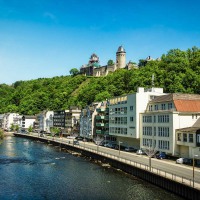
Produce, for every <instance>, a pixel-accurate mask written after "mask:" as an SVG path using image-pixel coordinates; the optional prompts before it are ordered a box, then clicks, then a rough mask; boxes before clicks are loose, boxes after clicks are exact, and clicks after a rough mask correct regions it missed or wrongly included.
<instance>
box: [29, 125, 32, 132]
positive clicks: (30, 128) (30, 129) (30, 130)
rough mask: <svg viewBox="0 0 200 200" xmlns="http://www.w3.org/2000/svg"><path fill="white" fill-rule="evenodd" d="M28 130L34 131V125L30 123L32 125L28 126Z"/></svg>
mask: <svg viewBox="0 0 200 200" xmlns="http://www.w3.org/2000/svg"><path fill="white" fill-rule="evenodd" d="M28 132H29V133H30V132H33V126H31V125H30V126H29V127H28Z"/></svg>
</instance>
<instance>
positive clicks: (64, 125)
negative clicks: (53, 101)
mask: <svg viewBox="0 0 200 200" xmlns="http://www.w3.org/2000/svg"><path fill="white" fill-rule="evenodd" d="M80 113H81V110H80V109H79V108H78V107H73V106H72V107H70V109H69V110H60V111H54V116H53V126H54V127H57V128H60V129H61V131H62V133H64V134H67V135H71V134H74V133H78V131H79V123H80V122H79V121H80Z"/></svg>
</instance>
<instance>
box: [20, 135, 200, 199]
mask: <svg viewBox="0 0 200 200" xmlns="http://www.w3.org/2000/svg"><path fill="white" fill-rule="evenodd" d="M17 136H21V137H27V138H32V137H31V136H29V135H27V136H26V135H23V136H22V135H17ZM32 139H35V140H40V141H42V142H46V143H51V144H52V145H56V146H60V148H66V149H67V150H70V151H74V152H77V153H80V154H81V155H83V156H86V157H88V158H90V159H93V160H97V161H100V162H102V163H107V164H109V165H110V166H111V167H114V168H116V169H120V170H122V171H124V172H126V173H128V174H130V175H133V176H136V177H138V178H141V179H143V180H145V181H148V182H150V183H152V184H154V185H157V186H159V187H161V188H163V189H166V190H168V191H170V192H173V193H174V194H177V195H179V196H181V197H183V198H185V199H189V200H199V199H200V190H198V189H196V188H192V187H189V186H187V185H184V184H181V183H178V182H176V181H173V180H171V179H168V178H165V177H162V176H159V175H157V174H154V173H151V172H150V171H147V170H144V169H140V168H138V167H134V166H132V165H129V164H127V163H123V162H120V161H118V160H114V159H112V158H107V157H104V156H102V155H99V154H96V153H94V152H90V151H87V150H85V149H80V148H77V147H76V146H71V145H68V144H63V143H59V142H58V141H49V140H47V139H45V138H32Z"/></svg>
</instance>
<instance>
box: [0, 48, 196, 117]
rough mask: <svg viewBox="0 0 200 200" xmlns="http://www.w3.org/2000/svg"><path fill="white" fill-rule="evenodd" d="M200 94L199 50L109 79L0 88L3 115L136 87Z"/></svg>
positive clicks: (63, 106) (175, 52)
mask: <svg viewBox="0 0 200 200" xmlns="http://www.w3.org/2000/svg"><path fill="white" fill-rule="evenodd" d="M153 74H154V77H155V78H154V86H155V87H163V88H164V92H170V93H174V92H181V93H197V94H200V49H198V48H197V47H193V48H191V49H188V50H187V51H181V50H179V49H173V50H170V51H169V52H168V53H167V54H164V55H162V57H161V60H156V61H148V62H146V61H145V60H140V62H139V68H138V69H131V70H125V69H121V70H117V71H116V72H114V73H110V74H109V75H108V76H106V77H98V78H95V77H86V76H82V75H77V76H61V77H53V78H40V79H37V80H30V81H17V82H15V83H14V84H13V85H12V86H8V85H6V84H1V85H0V113H7V112H18V113H21V114H29V115H31V114H37V113H39V112H40V111H43V110H58V109H67V108H69V106H70V105H77V106H81V107H83V106H86V105H88V104H90V103H92V102H94V101H101V100H105V99H106V98H110V97H113V96H119V95H123V94H127V93H133V92H136V90H137V87H145V88H148V87H151V85H152V75H153Z"/></svg>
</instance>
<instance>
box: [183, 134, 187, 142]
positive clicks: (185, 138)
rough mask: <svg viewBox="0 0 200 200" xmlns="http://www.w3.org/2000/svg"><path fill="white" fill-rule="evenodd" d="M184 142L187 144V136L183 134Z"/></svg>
mask: <svg viewBox="0 0 200 200" xmlns="http://www.w3.org/2000/svg"><path fill="white" fill-rule="evenodd" d="M183 142H187V134H186V133H183Z"/></svg>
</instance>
